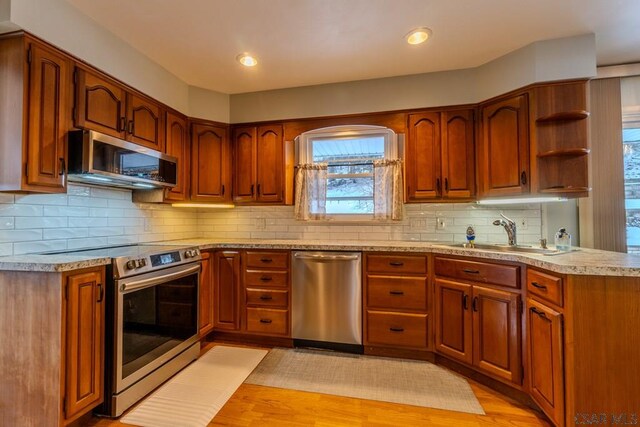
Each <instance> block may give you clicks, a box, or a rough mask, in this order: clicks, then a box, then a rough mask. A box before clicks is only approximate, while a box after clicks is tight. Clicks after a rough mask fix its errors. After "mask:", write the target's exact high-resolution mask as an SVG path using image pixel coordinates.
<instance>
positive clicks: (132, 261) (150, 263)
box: [114, 248, 201, 278]
mask: <svg viewBox="0 0 640 427" xmlns="http://www.w3.org/2000/svg"><path fill="white" fill-rule="evenodd" d="M200 259H201V256H200V251H199V250H198V248H186V249H176V250H171V251H168V252H160V253H151V254H140V255H138V256H130V257H122V258H115V259H114V264H115V266H114V267H115V268H114V270H115V271H114V273H115V276H116V278H122V277H127V276H132V275H136V274H142V273H148V272H150V271H153V270H159V269H162V268H165V267H169V266H175V265H181V264H186V263H191V262H197V261H199V260H200Z"/></svg>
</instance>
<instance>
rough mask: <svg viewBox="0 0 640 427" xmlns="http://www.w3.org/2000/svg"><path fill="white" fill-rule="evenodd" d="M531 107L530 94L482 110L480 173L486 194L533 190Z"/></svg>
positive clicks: (505, 193)
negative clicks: (530, 186) (530, 133)
mask: <svg viewBox="0 0 640 427" xmlns="http://www.w3.org/2000/svg"><path fill="white" fill-rule="evenodd" d="M528 114H529V107H528V101H527V95H526V94H525V95H520V96H516V97H513V98H509V99H505V100H502V101H498V102H495V103H493V104H490V105H487V106H485V107H484V108H483V109H482V139H481V153H480V154H481V160H480V165H479V167H480V174H479V179H480V180H481V183H482V185H481V188H482V195H483V196H509V195H519V194H525V193H527V192H528V191H529V119H528Z"/></svg>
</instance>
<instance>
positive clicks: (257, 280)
mask: <svg viewBox="0 0 640 427" xmlns="http://www.w3.org/2000/svg"><path fill="white" fill-rule="evenodd" d="M244 284H245V286H246V287H259V288H286V287H287V286H289V273H288V272H287V271H276V270H273V271H272V270H247V271H245V273H244Z"/></svg>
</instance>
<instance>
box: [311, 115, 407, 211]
mask: <svg viewBox="0 0 640 427" xmlns="http://www.w3.org/2000/svg"><path fill="white" fill-rule="evenodd" d="M298 153H299V156H298V162H299V163H301V164H317V163H326V164H327V184H326V186H327V189H326V214H327V215H329V216H334V217H335V216H336V215H338V216H340V215H348V216H350V217H354V216H357V215H360V216H367V217H369V216H371V215H373V212H374V197H373V191H374V185H373V183H374V177H373V161H374V160H379V159H393V158H396V157H397V142H396V134H395V132H393V131H392V130H391V129H388V128H385V127H379V126H336V127H331V128H323V129H317V130H313V131H309V132H305V133H303V134H302V135H300V136H299V137H298Z"/></svg>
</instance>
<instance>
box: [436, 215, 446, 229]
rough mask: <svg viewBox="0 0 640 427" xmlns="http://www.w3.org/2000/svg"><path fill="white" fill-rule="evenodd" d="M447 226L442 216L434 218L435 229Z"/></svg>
mask: <svg viewBox="0 0 640 427" xmlns="http://www.w3.org/2000/svg"><path fill="white" fill-rule="evenodd" d="M446 227H447V223H446V222H445V220H444V218H436V230H444V229H445V228H446Z"/></svg>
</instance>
